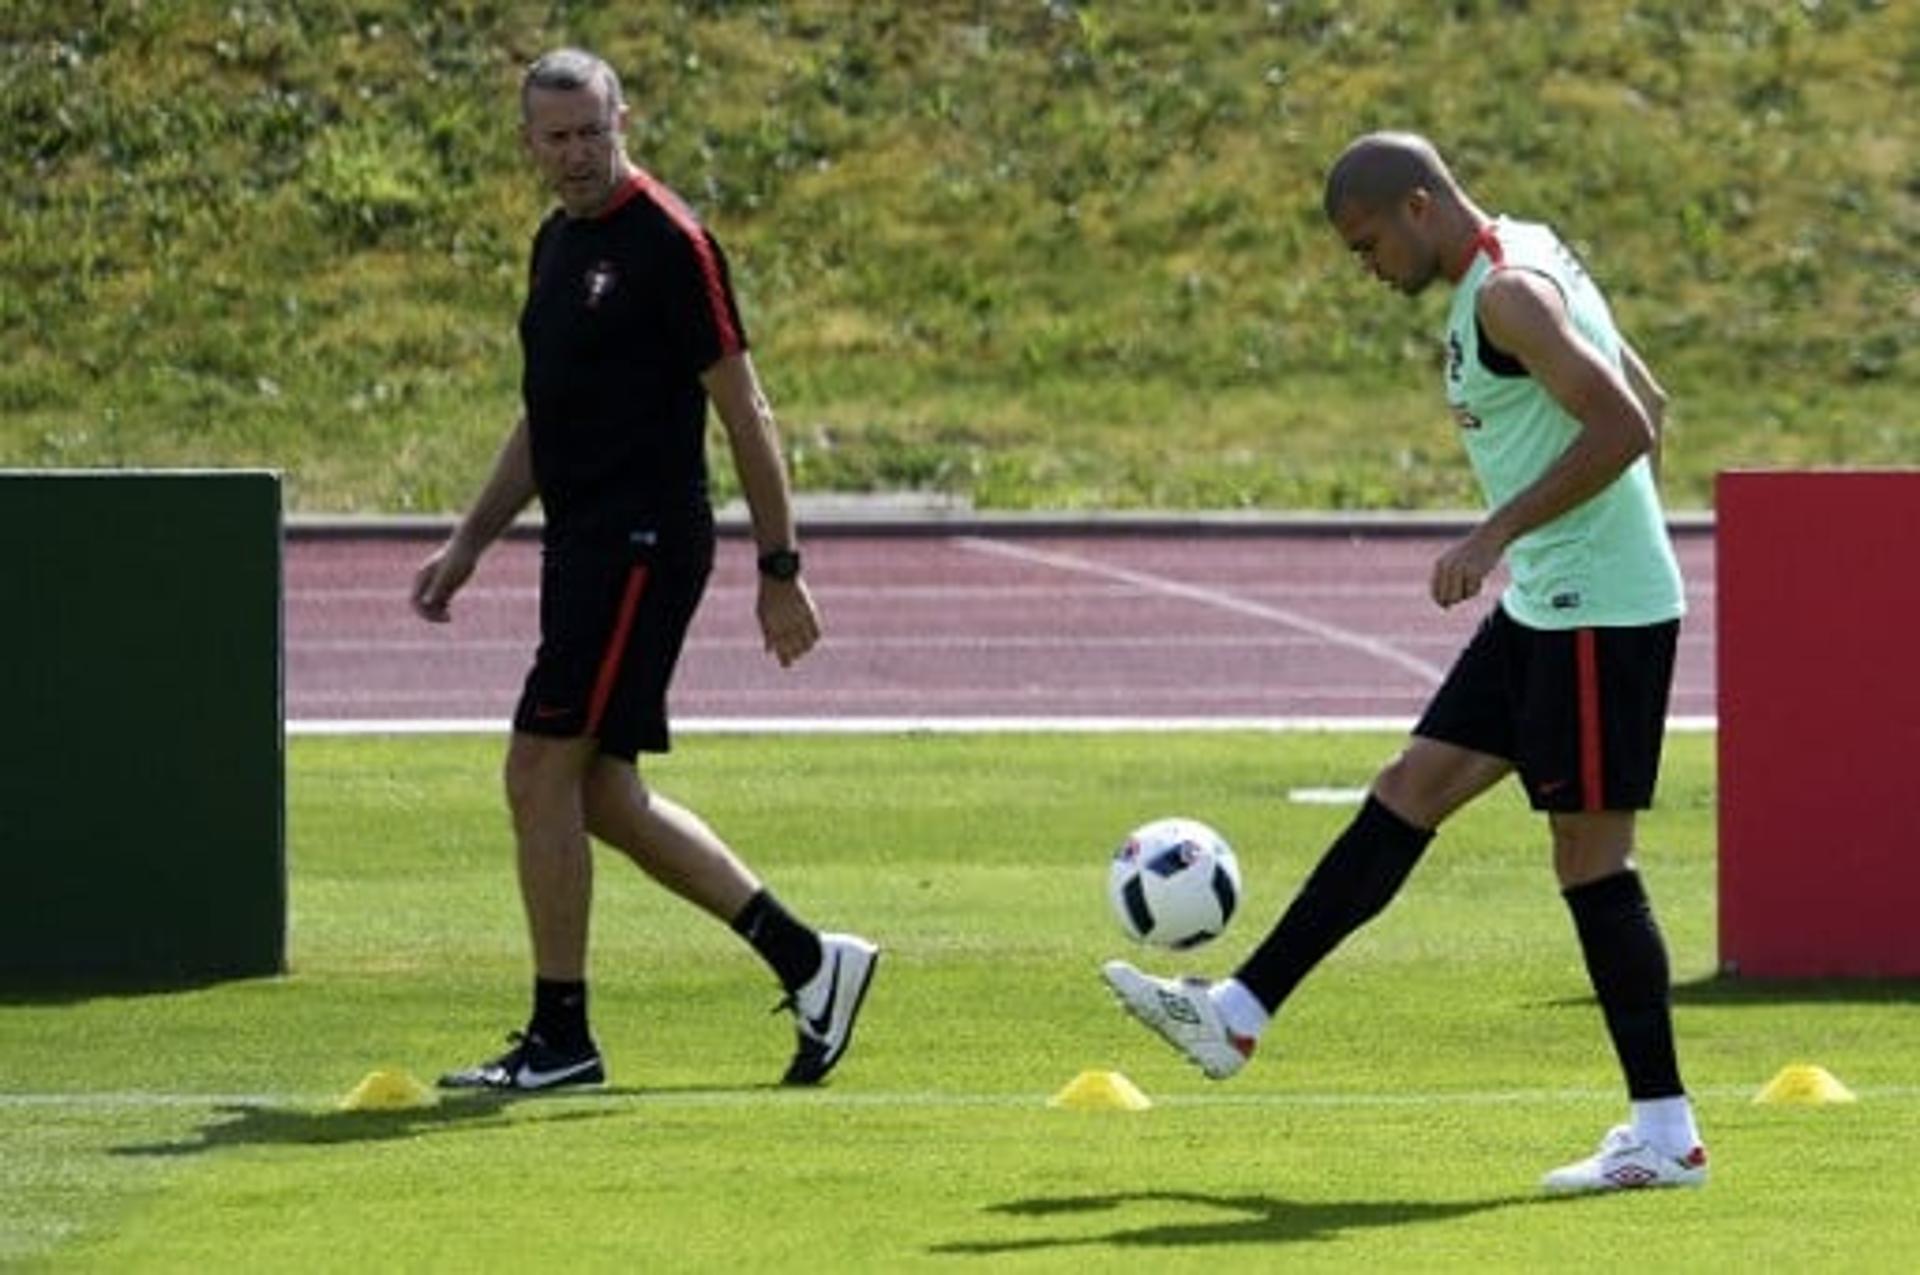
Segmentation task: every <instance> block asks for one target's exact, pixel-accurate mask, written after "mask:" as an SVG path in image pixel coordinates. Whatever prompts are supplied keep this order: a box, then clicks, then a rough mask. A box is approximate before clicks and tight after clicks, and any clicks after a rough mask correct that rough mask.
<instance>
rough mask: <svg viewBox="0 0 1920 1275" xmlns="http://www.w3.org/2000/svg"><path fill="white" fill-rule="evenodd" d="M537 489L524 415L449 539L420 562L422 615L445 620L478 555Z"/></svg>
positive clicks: (417, 606)
mask: <svg viewBox="0 0 1920 1275" xmlns="http://www.w3.org/2000/svg"><path fill="white" fill-rule="evenodd" d="M534 494H535V488H534V482H533V452H532V450H531V447H530V444H529V443H528V441H527V419H526V417H524V416H523V417H521V418H520V420H519V421H518V422H517V423H516V424H515V425H514V427H513V429H512V430H511V431H509V432H508V434H507V439H506V441H505V442H504V443H502V444H501V445H500V453H499V455H497V456H495V457H494V460H493V471H492V472H491V473H490V474H488V475H487V481H486V483H485V484H484V485H483V486H482V487H481V488H480V494H479V495H478V496H476V497H475V498H474V502H473V506H472V508H470V509H468V510H467V514H466V516H465V517H464V518H462V519H461V520H460V525H459V526H457V527H456V528H454V532H453V535H452V536H450V537H449V538H448V539H447V542H446V543H445V544H443V545H441V546H440V547H439V548H438V549H436V550H435V551H434V552H433V554H432V555H431V556H430V557H428V559H427V560H426V561H425V562H423V563H421V564H420V569H419V570H418V571H416V572H415V573H414V576H413V609H414V610H415V611H416V612H418V613H419V615H420V616H421V617H422V618H423V619H427V620H432V621H434V622H435V623H438V624H444V623H445V622H446V621H447V620H448V619H449V618H451V617H450V616H449V615H448V613H447V604H448V603H449V602H451V601H452V600H453V595H454V594H455V593H458V592H459V591H460V586H461V585H463V584H465V583H466V582H467V577H469V576H471V575H472V574H473V568H474V566H475V564H476V563H478V562H479V561H480V555H481V554H482V553H484V552H486V549H487V546H488V545H490V544H492V543H493V542H494V541H495V540H497V539H499V538H500V535H501V533H502V532H504V531H505V530H506V529H507V527H508V526H509V525H511V524H512V522H513V520H514V518H515V517H516V516H517V515H518V514H519V512H520V511H521V510H522V509H525V508H526V507H527V503H528V502H529V501H531V500H532V499H533V497H534Z"/></svg>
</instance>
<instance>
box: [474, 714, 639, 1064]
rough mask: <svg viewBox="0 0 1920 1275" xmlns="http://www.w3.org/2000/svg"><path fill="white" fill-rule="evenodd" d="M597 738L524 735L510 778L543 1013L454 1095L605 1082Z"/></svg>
mask: <svg viewBox="0 0 1920 1275" xmlns="http://www.w3.org/2000/svg"><path fill="white" fill-rule="evenodd" d="M592 756H593V741H592V740H587V739H558V738H545V737H542V736H537V735H531V734H526V733H523V732H520V731H516V732H515V733H514V735H513V738H512V742H511V743H510V744H509V745H508V748H507V760H506V765H505V768H504V780H505V786H506V792H507V806H508V809H509V810H510V811H511V813H512V817H513V831H514V845H515V859H516V864H517V867H518V870H519V879H520V900H521V903H522V905H523V906H524V908H525V909H526V916H527V930H528V934H529V936H530V938H531V940H532V947H533V961H534V983H533V1011H532V1013H531V1015H530V1016H529V1018H528V1021H527V1026H526V1029H525V1030H524V1031H523V1032H519V1033H516V1034H515V1035H514V1036H513V1038H512V1041H511V1048H509V1049H508V1050H507V1052H506V1053H504V1054H502V1055H501V1056H500V1057H498V1058H495V1059H492V1060H489V1061H487V1062H483V1063H481V1064H479V1065H477V1066H475V1067H470V1068H467V1069H466V1070H464V1071H457V1072H453V1073H450V1074H448V1075H446V1076H443V1077H442V1078H441V1084H442V1085H443V1086H446V1087H448V1088H487V1089H520V1090H533V1089H550V1088H554V1087H556V1086H559V1085H576V1084H592V1083H597V1082H599V1081H601V1080H603V1079H605V1076H606V1071H605V1067H604V1065H603V1063H602V1061H601V1058H600V1051H599V1048H598V1047H597V1046H596V1045H595V1044H594V1041H593V1035H592V1032H591V1031H590V1029H589V1028H588V1025H587V984H586V957H587V929H588V920H589V915H590V913H591V910H592V900H593V860H592V856H591V854H590V853H589V849H588V846H587V836H586V826H585V821H584V814H583V811H582V806H581V779H582V772H583V770H584V768H585V767H586V766H587V765H588V764H589V763H590V761H591V758H592Z"/></svg>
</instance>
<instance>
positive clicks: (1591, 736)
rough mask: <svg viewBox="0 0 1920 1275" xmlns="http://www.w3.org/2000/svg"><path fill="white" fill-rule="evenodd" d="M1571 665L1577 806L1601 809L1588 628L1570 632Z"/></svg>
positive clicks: (1595, 656) (1596, 698)
mask: <svg viewBox="0 0 1920 1275" xmlns="http://www.w3.org/2000/svg"><path fill="white" fill-rule="evenodd" d="M1573 642H1574V646H1573V652H1574V667H1575V671H1576V674H1577V676H1578V678H1579V682H1580V806H1581V808H1582V809H1583V810H1588V811H1598V810H1605V809H1606V808H1607V807H1606V801H1607V794H1606V791H1605V782H1604V776H1605V774H1606V770H1605V769H1604V767H1603V766H1602V765H1601V763H1602V761H1603V760H1604V758H1603V757H1602V755H1601V750H1600V739H1601V735H1600V648H1599V641H1598V638H1597V636H1596V635H1595V633H1594V631H1593V630H1592V629H1581V630H1579V631H1578V632H1577V633H1575V634H1574V635H1573Z"/></svg>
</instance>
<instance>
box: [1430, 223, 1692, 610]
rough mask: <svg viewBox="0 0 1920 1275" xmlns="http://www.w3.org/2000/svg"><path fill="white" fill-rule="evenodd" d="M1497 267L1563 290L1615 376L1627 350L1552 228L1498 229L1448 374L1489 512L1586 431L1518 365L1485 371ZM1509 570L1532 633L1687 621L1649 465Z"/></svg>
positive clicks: (1457, 334) (1471, 287)
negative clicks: (1489, 300) (1503, 371)
mask: <svg viewBox="0 0 1920 1275" xmlns="http://www.w3.org/2000/svg"><path fill="white" fill-rule="evenodd" d="M1496 269H1506V270H1514V269H1520V270H1532V271H1535V272H1536V273H1538V274H1541V275H1544V276H1545V277H1546V278H1548V279H1550V280H1552V281H1553V284H1554V286H1555V287H1557V288H1559V290H1560V295H1561V297H1563V298H1564V299H1565V301H1566V303H1567V309H1568V311H1569V313H1570V314H1571V315H1572V320H1573V326H1574V329H1575V330H1576V331H1578V332H1579V333H1580V335H1581V336H1583V337H1585V338H1586V339H1587V340H1588V341H1590V342H1591V343H1592V344H1593V347H1594V348H1595V349H1596V350H1598V351H1599V352H1600V354H1601V356H1602V357H1603V358H1605V359H1606V360H1607V361H1609V362H1610V363H1612V364H1613V365H1614V366H1615V367H1616V368H1617V367H1619V366H1620V346H1621V341H1620V333H1619V330H1618V329H1617V328H1615V327H1614V325H1613V315H1612V313H1611V312H1610V311H1609V310H1608V308H1607V301H1606V298H1605V297H1603V296H1601V295H1600V290H1599V289H1598V288H1596V287H1595V286H1594V284H1593V280H1591V279H1590V278H1588V277H1587V272H1586V270H1585V268H1584V267H1582V266H1581V264H1580V262H1579V260H1578V259H1577V258H1575V257H1574V255H1573V253H1572V252H1571V251H1570V250H1569V249H1568V248H1567V246H1566V245H1565V244H1563V243H1561V242H1560V240H1559V237H1558V236H1556V235H1555V234H1554V233H1553V231H1552V230H1550V229H1549V228H1548V227H1546V226H1543V225H1539V224H1536V223H1533V222H1523V221H1510V220H1508V219H1506V218H1504V217H1501V218H1498V219H1496V220H1495V221H1494V222H1493V224H1492V225H1491V226H1490V227H1489V228H1488V233H1487V234H1486V235H1485V236H1483V240H1482V243H1481V245H1480V247H1479V249H1478V251H1476V252H1475V254H1474V258H1473V261H1472V264H1471V265H1469V266H1468V268H1467V272H1466V274H1465V275H1463V276H1462V277H1461V279H1460V282H1459V284H1458V286H1457V287H1456V288H1455V289H1454V293H1453V302H1452V309H1451V310H1450V311H1449V313H1448V317H1447V371H1446V378H1447V405H1448V406H1449V407H1450V408H1452V409H1453V414H1454V419H1455V420H1456V421H1458V422H1459V423H1460V426H1461V430H1460V437H1461V438H1462V440H1464V441H1465V443H1466V447H1467V458H1468V459H1469V460H1470V461H1471V462H1472V464H1473V472H1474V476H1475V477H1476V478H1478V479H1479V481H1480V489H1481V491H1482V493H1484V495H1485V497H1486V500H1487V504H1488V506H1489V508H1498V507H1499V506H1501V505H1503V504H1505V503H1506V502H1507V501H1508V500H1510V499H1511V498H1512V497H1513V496H1514V495H1515V494H1516V493H1518V492H1519V491H1521V490H1523V489H1524V488H1526V487H1527V486H1529V485H1531V484H1532V483H1533V482H1534V481H1535V480H1536V479H1538V478H1539V477H1540V475H1541V474H1543V473H1545V472H1546V470H1547V468H1548V467H1549V466H1550V465H1552V464H1553V462H1554V461H1555V460H1557V459H1559V457H1560V454H1561V453H1562V452H1564V451H1565V450H1566V449H1567V447H1568V445H1569V444H1570V443H1572V442H1573V439H1574V437H1575V435H1577V434H1578V433H1579V431H1580V426H1579V423H1578V422H1577V421H1575V420H1574V418H1573V417H1572V415H1570V414H1569V413H1568V412H1567V410H1566V409H1565V408H1563V407H1561V406H1560V404H1559V403H1558V402H1556V401H1555V400H1554V398H1553V396H1552V395H1550V394H1548V393H1547V392H1546V390H1544V389H1542V388H1541V387H1540V384H1539V382H1537V381H1535V380H1534V379H1533V378H1532V377H1531V376H1528V375H1526V373H1525V371H1524V369H1522V368H1520V367H1519V365H1518V363H1517V362H1516V361H1515V360H1513V359H1512V358H1511V356H1505V362H1506V363H1508V364H1510V365H1511V366H1510V367H1509V368H1508V369H1507V370H1508V371H1509V372H1511V373H1513V374H1510V375H1499V374H1496V373H1495V372H1493V371H1490V370H1489V369H1488V368H1487V366H1486V364H1485V363H1483V362H1482V360H1481V351H1480V327H1479V324H1478V323H1477V322H1476V321H1475V318H1474V303H1475V300H1476V298H1477V297H1478V296H1479V293H1480V285H1481V284H1483V283H1485V282H1486V280H1487V277H1488V276H1489V275H1490V274H1492V273H1493V271H1495V270H1496ZM1495 357H1496V358H1500V357H1501V356H1500V355H1499V354H1498V353H1496V355H1495ZM1506 560H1507V570H1508V573H1509V575H1510V576H1511V578H1512V583H1511V584H1510V585H1509V586H1508V587H1507V591H1506V592H1505V593H1504V594H1503V595H1501V599H1500V602H1501V605H1502V606H1503V607H1505V608H1506V611H1507V614H1508V615H1510V616H1512V617H1513V618H1514V619H1515V620H1517V621H1519V622H1520V623H1521V624H1525V625H1527V626H1529V627H1531V628H1536V629H1581V628H1598V627H1620V626H1629V625H1646V624H1657V623H1660V622H1662V621H1665V620H1671V619H1674V618H1676V617H1678V616H1680V615H1682V614H1684V613H1685V611H1686V598H1685V594H1684V592H1683V589H1682V585H1681V583H1680V565H1679V563H1677V562H1676V561H1675V560H1674V556H1673V544H1672V542H1671V541H1670V540H1669V539H1668V537H1667V525H1666V518H1665V516H1664V515H1663V514H1662V513H1661V510H1660V497H1659V495H1658V493H1657V492H1656V491H1655V490H1654V485H1653V470H1652V467H1651V466H1650V465H1649V464H1648V462H1647V458H1646V457H1644V456H1642V457H1641V458H1640V459H1638V460H1636V461H1635V462H1634V463H1633V464H1632V465H1631V466H1629V467H1628V468H1627V470H1626V471H1625V472H1624V473H1622V474H1621V475H1620V477H1618V478H1617V479H1615V480H1614V481H1613V482H1612V483H1611V484H1609V485H1608V486H1607V487H1606V488H1605V489H1604V490H1602V491H1601V492H1599V493H1598V494H1597V495H1595V496H1594V497H1593V498H1592V499H1590V500H1588V501H1587V502H1586V503H1585V504H1582V505H1578V506H1576V507H1575V508H1573V509H1570V510H1568V511H1567V512H1566V513H1564V514H1562V515H1560V517H1558V518H1556V519H1554V520H1553V521H1552V522H1549V523H1544V524H1542V525H1541V526H1538V527H1535V528H1534V529H1533V530H1532V531H1530V532H1528V533H1527V534H1526V535H1524V536H1521V537H1520V538H1519V539H1517V540H1515V541H1514V542H1513V543H1512V544H1510V545H1508V546H1507V552H1506Z"/></svg>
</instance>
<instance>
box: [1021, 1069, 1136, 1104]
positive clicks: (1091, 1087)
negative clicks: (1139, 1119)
mask: <svg viewBox="0 0 1920 1275" xmlns="http://www.w3.org/2000/svg"><path fill="white" fill-rule="evenodd" d="M1047 1105H1048V1106H1049V1107H1065V1108H1067V1109H1068V1110H1070V1111H1145V1110H1146V1109H1147V1108H1148V1107H1151V1106H1152V1105H1153V1101H1152V1100H1151V1099H1150V1098H1148V1097H1147V1095H1145V1094H1143V1093H1141V1092H1140V1090H1139V1087H1138V1086H1136V1085H1135V1084H1134V1083H1133V1082H1132V1081H1131V1080H1128V1079H1127V1078H1126V1077H1125V1076H1123V1075H1121V1074H1120V1073H1119V1072H1117V1071H1083V1072H1081V1073H1080V1074H1079V1075H1077V1076H1075V1077H1074V1078H1073V1079H1072V1080H1069V1081H1068V1082H1067V1087H1066V1088H1064V1089H1062V1090H1061V1091H1060V1092H1059V1093H1057V1094H1055V1095H1053V1097H1051V1098H1049V1099H1047Z"/></svg>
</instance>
